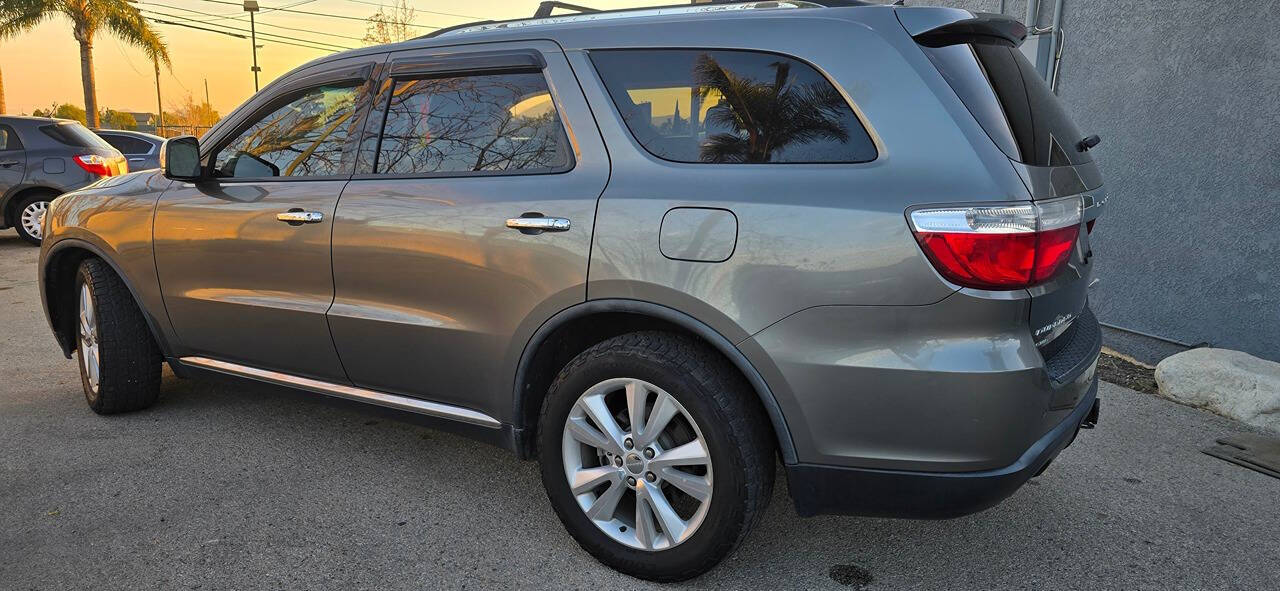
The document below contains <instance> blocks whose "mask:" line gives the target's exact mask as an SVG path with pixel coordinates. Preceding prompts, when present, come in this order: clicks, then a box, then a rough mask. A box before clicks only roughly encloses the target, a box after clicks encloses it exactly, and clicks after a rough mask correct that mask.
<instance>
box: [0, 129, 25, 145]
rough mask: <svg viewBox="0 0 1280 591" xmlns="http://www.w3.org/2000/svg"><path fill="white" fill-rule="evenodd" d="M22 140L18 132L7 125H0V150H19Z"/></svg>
mask: <svg viewBox="0 0 1280 591" xmlns="http://www.w3.org/2000/svg"><path fill="white" fill-rule="evenodd" d="M21 149H22V142H21V141H20V140H19V139H18V134H16V133H14V132H13V130H12V129H10V128H9V127H7V126H3V125H0V150H21Z"/></svg>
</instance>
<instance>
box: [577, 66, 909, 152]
mask: <svg viewBox="0 0 1280 591" xmlns="http://www.w3.org/2000/svg"><path fill="white" fill-rule="evenodd" d="M645 51H648V52H653V51H734V52H739V53H754V54H761V55H774V56H778V57H783V58H786V59H789V60H792V61H795V62H798V63H800V64H803V65H805V66H807V67H808V68H810V69H812V70H813V71H814V72H815V73H817V74H818V76H819V77H821V78H822V79H823V80H825V81H826V82H827V84H830V85H831V87H832V88H834V89H835V90H836V92H838V93H840V96H841V97H842V98H844V101H845V104H846V105H847V106H848V107H849V110H850V111H852V112H853V117H854V119H855V120H857V122H858V124H859V125H861V126H862V132H863V133H865V134H866V136H867V139H868V140H870V144H871V150H872V151H873V152H874V154H873V155H872V157H871V158H870V159H869V160H859V161H849V162H808V161H795V162H688V161H685V160H671V159H669V158H663V157H662V156H659V155H657V154H654V153H653V152H651V151H650V150H649V148H648V147H647V146H645V145H644V144H643V143H641V141H640V139H639V138H637V137H636V134H635V132H634V131H632V129H631V126H630V125H627V120H626V118H625V117H623V116H622V108H621V107H619V106H618V102H617V99H615V98H614V96H613V93H612V92H611V91H610V90H609V84H608V83H607V82H606V81H605V77H604V75H603V74H602V73H601V72H600V68H599V67H598V66H597V65H596V63H595V60H593V59H591V54H592V53H606V52H607V53H622V52H645ZM585 53H586V54H587V61H588V62H590V63H591V67H592V69H593V70H594V73H595V75H596V80H597V81H598V82H599V83H600V88H601V89H602V90H604V95H605V96H606V97H608V100H609V106H611V107H613V110H612V114H613V115H614V116H615V117H617V119H618V122H619V123H621V125H622V128H623V129H624V130H626V135H627V137H628V138H630V140H631V143H632V144H633V145H634V146H635V147H637V148H639V150H640V153H641V154H644V155H645V156H648V157H651V158H654V159H656V160H657V161H658V162H662V163H664V164H674V165H678V166H698V167H705V166H732V167H740V166H779V165H784V166H818V167H835V166H845V167H847V166H866V165H869V164H872V163H875V162H877V161H879V160H880V158H881V156H883V155H884V150H882V149H881V145H880V141H879V140H878V139H877V136H876V134H875V128H874V127H872V126H871V125H870V122H868V121H867V119H866V117H865V116H863V114H862V110H861V109H859V108H858V104H857V102H856V101H854V100H853V97H852V96H849V93H848V92H846V91H845V89H844V87H843V86H841V85H840V84H839V83H838V82H836V81H835V80H833V79H832V78H831V76H830V75H828V74H827V71H826V70H824V69H822V68H821V67H819V66H818V65H817V64H815V63H813V62H811V61H809V60H806V59H804V58H801V57H799V56H795V55H791V54H789V53H783V52H781V51H774V50H769V49H755V48H748V47H720V46H714V47H713V46H693V47H691V46H661V47H595V48H591V49H587V50H585Z"/></svg>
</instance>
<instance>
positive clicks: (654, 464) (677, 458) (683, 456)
mask: <svg viewBox="0 0 1280 591" xmlns="http://www.w3.org/2000/svg"><path fill="white" fill-rule="evenodd" d="M710 461H711V458H709V457H707V448H705V447H703V445H702V440H700V439H694V440H693V441H690V442H689V443H686V444H684V445H681V446H677V447H675V448H672V449H669V450H667V451H664V452H662V453H661V454H658V457H656V458H654V459H653V460H652V461H650V462H649V467H650V468H651V469H656V470H662V469H664V468H669V467H672V466H705V465H707V463H709V462H710Z"/></svg>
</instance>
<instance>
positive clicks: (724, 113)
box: [591, 49, 876, 163]
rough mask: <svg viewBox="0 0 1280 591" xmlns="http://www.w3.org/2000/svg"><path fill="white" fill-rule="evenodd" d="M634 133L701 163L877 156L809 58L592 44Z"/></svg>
mask: <svg viewBox="0 0 1280 591" xmlns="http://www.w3.org/2000/svg"><path fill="white" fill-rule="evenodd" d="M591 62H592V63H593V64H594V65H595V67H596V71H597V72H599V73H600V77H601V79H602V80H603V81H604V83H605V86H606V87H607V88H608V90H609V95H610V96H612V97H613V102H614V104H615V105H617V107H618V111H619V112H620V113H621V114H622V118H623V120H624V121H626V124H627V128H629V129H630V130H631V133H632V135H633V136H635V138H636V141H638V142H639V143H640V145H642V146H644V148H645V149H646V150H648V151H649V152H650V153H651V154H653V155H654V156H657V157H659V158H663V159H665V160H674V161H676V162H703V163H802V162H809V163H851V162H867V161H870V160H874V159H875V158H876V148H875V144H874V143H872V141H871V138H870V137H869V136H868V135H867V131H866V129H864V128H863V127H862V123H861V122H860V121H859V120H858V117H857V116H856V115H854V113H853V109H852V108H850V107H849V103H848V102H847V101H845V99H844V97H843V96H842V95H841V94H840V92H839V91H838V90H836V88H835V87H834V86H832V85H831V82H829V81H828V80H827V79H826V78H824V77H823V76H822V75H821V74H819V73H818V71H817V70H815V69H813V67H811V66H809V65H808V64H805V63H803V62H801V61H799V60H795V59H791V58H788V57H784V56H780V55H775V54H770V53H762V52H754V51H720V50H689V49H660V50H631V49H626V50H608V51H592V52H591Z"/></svg>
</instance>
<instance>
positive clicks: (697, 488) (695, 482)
mask: <svg viewBox="0 0 1280 591" xmlns="http://www.w3.org/2000/svg"><path fill="white" fill-rule="evenodd" d="M659 475H660V476H662V480H663V481H665V482H669V483H671V486H674V487H676V488H678V489H680V490H682V491H684V492H685V494H687V495H689V496H691V497H693V498H695V499H697V500H698V501H705V500H707V498H708V497H710V496H711V482H709V481H708V480H707V477H706V476H698V475H695V474H690V473H688V472H684V471H681V470H677V469H675V468H669V467H668V468H663V469H662V470H660V471H659Z"/></svg>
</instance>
